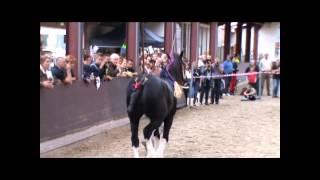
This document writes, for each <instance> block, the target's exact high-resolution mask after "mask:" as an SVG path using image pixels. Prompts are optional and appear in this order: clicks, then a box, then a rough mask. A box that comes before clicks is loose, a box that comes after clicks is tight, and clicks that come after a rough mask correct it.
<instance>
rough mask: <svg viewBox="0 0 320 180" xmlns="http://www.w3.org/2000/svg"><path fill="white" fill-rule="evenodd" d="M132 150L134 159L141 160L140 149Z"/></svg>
mask: <svg viewBox="0 0 320 180" xmlns="http://www.w3.org/2000/svg"><path fill="white" fill-rule="evenodd" d="M132 150H133V157H134V158H139V148H138V147H134V146H133V147H132Z"/></svg>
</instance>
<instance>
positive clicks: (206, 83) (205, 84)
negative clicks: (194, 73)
mask: <svg viewBox="0 0 320 180" xmlns="http://www.w3.org/2000/svg"><path fill="white" fill-rule="evenodd" d="M202 76H204V78H203V80H202V82H201V93H200V104H202V100H203V95H204V94H205V105H208V98H209V91H210V88H211V81H212V78H211V76H212V68H211V62H210V60H209V59H208V60H206V62H205V70H204V72H203V73H202Z"/></svg>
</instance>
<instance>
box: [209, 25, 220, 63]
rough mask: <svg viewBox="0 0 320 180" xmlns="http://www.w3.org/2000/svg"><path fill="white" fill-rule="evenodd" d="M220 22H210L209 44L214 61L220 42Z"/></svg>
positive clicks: (212, 60)
mask: <svg viewBox="0 0 320 180" xmlns="http://www.w3.org/2000/svg"><path fill="white" fill-rule="evenodd" d="M217 33H218V23H217V22H211V23H210V44H209V54H210V55H211V62H214V59H215V57H216V52H217V44H218V36H217Z"/></svg>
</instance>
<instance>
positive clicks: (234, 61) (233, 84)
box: [229, 56, 240, 95]
mask: <svg viewBox="0 0 320 180" xmlns="http://www.w3.org/2000/svg"><path fill="white" fill-rule="evenodd" d="M239 62H240V61H239V59H238V58H237V56H234V57H233V58H232V67H233V72H232V73H233V74H237V72H238V71H239V69H238V63H239ZM236 86H237V76H231V81H230V88H229V91H230V94H231V95H234V93H235V92H234V91H235V89H236Z"/></svg>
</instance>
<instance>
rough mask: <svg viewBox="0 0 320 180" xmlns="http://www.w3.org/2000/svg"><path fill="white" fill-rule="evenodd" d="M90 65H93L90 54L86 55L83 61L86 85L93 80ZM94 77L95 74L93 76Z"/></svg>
mask: <svg viewBox="0 0 320 180" xmlns="http://www.w3.org/2000/svg"><path fill="white" fill-rule="evenodd" d="M90 64H91V56H90V55H88V54H85V55H84V60H83V75H82V77H83V80H84V81H85V82H86V83H90V82H91V81H92V80H93V78H92V77H91V71H90ZM92 76H93V74H92Z"/></svg>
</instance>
